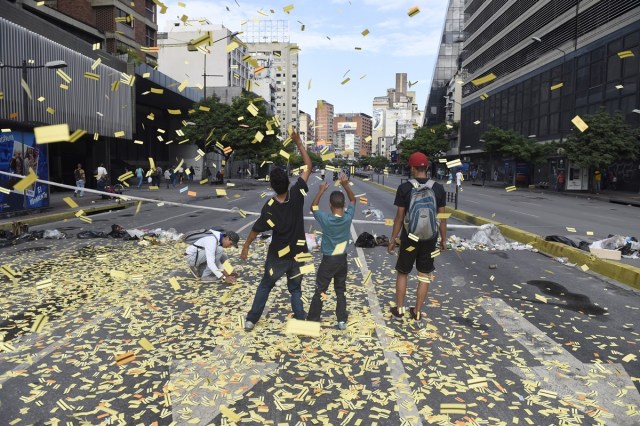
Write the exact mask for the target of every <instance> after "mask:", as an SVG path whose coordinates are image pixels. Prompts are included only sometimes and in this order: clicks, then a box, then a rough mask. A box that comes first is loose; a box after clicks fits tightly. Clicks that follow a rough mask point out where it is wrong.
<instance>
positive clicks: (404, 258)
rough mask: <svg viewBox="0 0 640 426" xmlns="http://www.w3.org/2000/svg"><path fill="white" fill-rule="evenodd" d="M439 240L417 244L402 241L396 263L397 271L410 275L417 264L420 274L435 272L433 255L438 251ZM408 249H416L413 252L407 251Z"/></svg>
mask: <svg viewBox="0 0 640 426" xmlns="http://www.w3.org/2000/svg"><path fill="white" fill-rule="evenodd" d="M437 241H438V239H437V238H434V239H432V240H428V241H419V242H415V241H412V240H409V239H407V240H402V241H401V242H400V252H399V253H398V261H397V262H396V271H398V272H400V273H402V274H408V273H410V272H411V270H412V269H413V264H414V263H415V265H416V269H417V270H418V272H422V273H423V274H428V273H431V272H433V271H435V269H436V268H435V267H434V266H433V257H431V253H433V251H434V250H435V249H436V242H437ZM408 247H415V249H414V250H412V251H407V248H408Z"/></svg>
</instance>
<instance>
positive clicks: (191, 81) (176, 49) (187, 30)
mask: <svg viewBox="0 0 640 426" xmlns="http://www.w3.org/2000/svg"><path fill="white" fill-rule="evenodd" d="M165 30H166V31H165V32H161V33H158V49H159V55H158V70H159V71H160V72H162V73H163V74H166V75H168V76H169V77H171V78H173V79H174V80H176V81H179V82H181V83H182V82H184V81H187V86H188V87H198V88H199V89H201V90H203V91H204V90H205V89H206V94H207V96H211V95H212V94H213V93H215V90H214V88H219V87H238V88H241V89H242V88H245V87H246V85H247V80H248V79H249V75H250V73H251V71H252V70H251V68H252V67H251V66H250V65H249V64H248V63H247V62H246V61H244V60H243V58H244V57H245V55H246V54H247V49H246V47H245V46H244V45H243V43H242V42H241V41H240V40H239V39H237V38H236V37H235V34H237V33H235V32H232V31H231V30H229V29H228V28H226V27H224V26H222V25H217V24H211V23H210V22H209V21H208V20H206V19H204V18H199V19H189V20H186V21H182V20H176V21H171V22H169V23H168V24H167V28H165ZM203 37H208V41H207V42H204V43H202V44H201V45H197V43H198V40H199V39H202V38H203ZM194 41H195V44H194ZM231 44H233V45H234V46H237V47H236V48H235V49H231V50H230V51H228V50H229V49H228V46H229V45H231Z"/></svg>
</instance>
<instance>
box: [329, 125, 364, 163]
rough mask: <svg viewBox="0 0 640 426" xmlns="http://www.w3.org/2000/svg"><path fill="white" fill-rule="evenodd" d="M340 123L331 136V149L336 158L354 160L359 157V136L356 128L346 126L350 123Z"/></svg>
mask: <svg viewBox="0 0 640 426" xmlns="http://www.w3.org/2000/svg"><path fill="white" fill-rule="evenodd" d="M341 124H342V125H341V126H338V129H339V130H338V131H337V132H335V133H334V137H333V149H334V151H335V153H336V158H343V159H345V160H348V161H355V160H357V159H358V158H359V157H360V137H359V136H358V132H357V130H356V129H352V128H349V127H348V126H347V125H348V124H350V123H348V122H347V123H341Z"/></svg>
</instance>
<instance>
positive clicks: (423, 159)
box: [409, 151, 429, 167]
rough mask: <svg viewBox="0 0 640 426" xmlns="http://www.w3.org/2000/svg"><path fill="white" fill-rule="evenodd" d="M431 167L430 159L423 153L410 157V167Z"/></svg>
mask: <svg viewBox="0 0 640 426" xmlns="http://www.w3.org/2000/svg"><path fill="white" fill-rule="evenodd" d="M428 165H429V157H427V156H426V155H424V154H423V153H421V152H417V151H416V152H414V153H413V154H411V155H410V156H409V167H427V166H428Z"/></svg>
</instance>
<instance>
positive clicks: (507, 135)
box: [482, 126, 554, 163]
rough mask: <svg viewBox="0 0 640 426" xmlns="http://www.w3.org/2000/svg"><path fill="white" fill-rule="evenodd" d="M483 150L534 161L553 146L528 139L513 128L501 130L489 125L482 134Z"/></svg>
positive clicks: (529, 161)
mask: <svg viewBox="0 0 640 426" xmlns="http://www.w3.org/2000/svg"><path fill="white" fill-rule="evenodd" d="M482 139H484V149H485V151H487V152H489V153H492V154H500V155H502V156H504V157H513V158H515V159H516V160H521V161H524V162H527V163H535V162H537V161H539V160H541V159H543V158H544V157H546V156H547V155H549V154H550V153H551V151H552V150H553V148H554V146H550V145H549V144H541V143H538V142H536V141H535V140H533V139H529V138H527V137H525V136H523V135H521V134H520V133H518V132H516V131H515V130H511V129H509V130H503V129H500V128H498V127H493V126H489V130H487V131H486V132H484V133H483V134H482Z"/></svg>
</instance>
